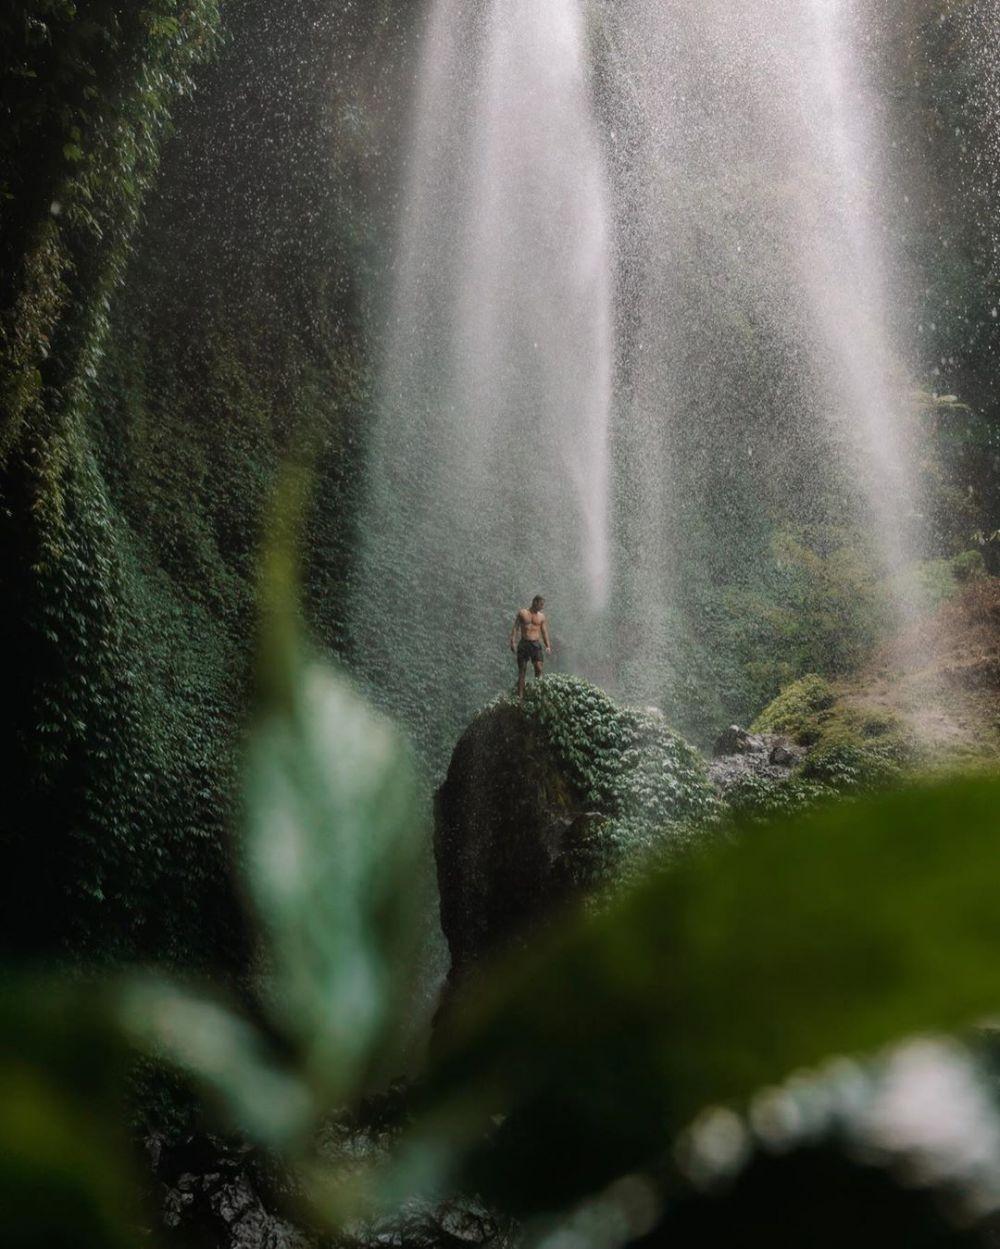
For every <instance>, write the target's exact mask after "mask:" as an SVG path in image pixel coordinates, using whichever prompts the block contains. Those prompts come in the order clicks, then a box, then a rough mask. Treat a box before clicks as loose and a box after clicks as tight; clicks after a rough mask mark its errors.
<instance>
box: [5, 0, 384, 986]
mask: <svg viewBox="0 0 1000 1249" xmlns="http://www.w3.org/2000/svg"><path fill="white" fill-rule="evenodd" d="M160 7H162V8H163V10H164V12H163V14H160V13H159V12H158V8H157V5H155V4H151V5H148V6H145V7H144V8H143V10H142V14H140V12H139V8H138V6H136V8H135V12H134V13H133V11H132V7H131V6H109V5H101V4H90V5H86V4H81V5H77V6H76V12H75V14H74V13H70V9H71V8H72V6H69V5H59V4H52V3H49V4H41V5H39V4H27V5H21V6H20V8H19V11H18V13H17V14H16V15H14V16H13V17H12V18H11V19H10V22H9V23H8V24H9V27H10V29H9V30H8V29H7V24H5V25H4V26H3V32H4V33H6V34H9V35H10V37H11V40H12V41H11V42H8V43H7V44H6V45H5V49H4V51H5V54H6V53H9V59H8V61H7V63H6V64H5V65H4V70H5V77H4V93H5V102H7V103H11V104H12V106H13V105H16V104H18V103H19V102H20V104H21V105H22V106H23V107H24V108H27V104H26V101H27V100H29V96H30V93H29V92H28V89H27V88H25V90H24V91H22V92H21V95H23V96H24V100H21V96H20V95H17V92H18V90H20V88H18V87H17V82H18V81H21V82H22V85H23V82H30V81H31V80H30V79H29V78H26V77H25V75H30V74H35V73H37V74H39V75H40V76H41V78H42V80H43V81H45V82H48V81H49V79H47V78H46V77H45V75H46V74H51V73H52V72H53V65H56V66H59V65H63V64H65V67H66V68H65V73H67V74H75V75H76V79H75V80H74V81H76V80H78V87H79V90H77V88H76V87H72V84H70V85H69V86H67V85H66V81H63V83H62V88H63V91H64V94H67V95H70V96H73V97H74V98H76V97H77V96H78V97H79V108H78V110H77V112H76V113H71V111H68V106H66V107H63V106H64V105H66V101H65V100H63V99H61V98H60V97H59V95H58V89H59V85H58V84H56V85H55V86H54V87H53V88H52V90H53V91H54V92H55V93H56V94H55V95H54V96H53V99H52V100H51V101H48V102H47V103H46V102H45V101H44V100H41V101H35V103H37V108H36V110H35V112H36V113H37V116H36V115H35V113H33V112H31V110H30V109H28V111H27V112H26V113H25V114H24V115H25V117H26V121H25V124H24V127H23V133H19V134H18V135H16V136H15V135H9V136H7V145H6V146H5V147H4V148H3V151H2V153H0V155H2V157H3V167H2V174H3V180H4V189H5V190H10V191H11V193H12V194H13V195H14V196H15V197H16V199H15V201H14V202H16V205H17V212H18V214H19V215H18V216H17V218H16V220H15V219H14V218H13V217H12V216H11V214H12V213H13V210H8V209H5V212H6V213H7V214H8V220H7V222H6V223H5V224H6V225H7V226H8V227H9V228H8V229H6V230H5V231H3V236H4V244H3V247H4V253H3V266H4V268H3V278H4V283H3V295H4V301H3V309H2V314H3V316H2V329H3V339H2V344H0V346H2V352H0V372H2V377H0V381H2V384H3V392H4V394H5V395H6V397H7V402H6V404H5V411H4V426H3V452H4V454H3V459H2V472H0V489H2V508H0V595H2V599H3V603H4V611H3V618H2V623H0V637H2V654H3V658H4V664H5V667H6V672H5V677H4V684H5V691H6V696H5V700H4V702H5V714H4V717H3V727H2V733H3V738H2V743H0V744H2V750H3V755H4V759H5V762H6V763H7V764H8V766H9V769H10V771H9V775H10V778H11V779H10V781H9V783H8V786H7V788H6V791H5V795H4V801H3V804H2V807H0V810H2V816H0V837H2V845H3V854H4V860H5V861H4V869H5V870H4V873H3V877H4V881H5V885H4V891H3V897H2V898H0V916H2V918H0V946H2V948H3V949H4V950H6V951H7V952H17V953H23V954H31V955H36V954H38V953H41V952H45V951H49V952H52V951H60V950H64V951H65V950H72V951H73V952H74V955H75V956H82V957H83V958H84V959H86V960H95V961H104V960H107V959H109V958H110V959H112V960H116V959H121V958H136V957H139V958H144V959H154V960H160V959H165V960H169V961H173V962H178V963H183V964H187V965H190V966H195V967H198V966H206V965H210V964H216V965H222V966H225V967H229V968H238V967H239V966H240V965H242V963H243V961H244V959H245V955H246V938H245V934H244V931H243V925H242V921H241V918H240V915H241V908H240V905H239V900H238V899H237V897H236V896H235V892H234V888H233V886H232V885H231V884H230V883H229V881H230V878H231V866H232V863H231V860H232V841H231V829H232V826H233V824H234V822H235V819H234V816H235V812H236V807H237V795H238V760H239V740H240V733H241V731H242V726H243V725H244V723H245V721H246V716H247V711H248V706H249V701H250V692H251V680H252V673H251V665H252V653H253V637H254V613H255V608H254V600H255V578H256V567H257V551H258V547H259V544H260V541H261V538H262V517H263V515H264V512H265V509H266V506H267V503H268V499H269V496H270V493H271V489H272V485H273V483H274V480H275V475H276V472H277V470H278V469H279V468H280V466H281V464H282V462H283V461H285V460H286V459H288V458H295V459H306V460H307V461H308V462H309V463H311V465H312V466H313V468H314V472H315V480H316V490H315V498H316V504H315V507H314V509H313V512H312V515H311V516H310V518H309V521H308V526H307V534H306V541H305V545H306V548H307V551H308V554H309V564H308V568H307V594H308V600H309V603H308V606H309V611H310V615H311V617H312V624H313V625H314V632H315V634H316V635H317V637H318V638H319V640H320V641H321V643H323V644H324V645H326V646H328V647H329V648H330V649H333V650H336V649H338V648H340V647H342V646H343V645H344V633H343V627H342V620H343V597H342V596H343V593H344V586H345V585H346V584H347V583H348V581H349V557H350V549H351V526H352V523H353V494H352V491H353V485H354V482H355V481H356V479H357V475H358V471H359V466H358V456H359V455H360V448H361V446H362V445H363V428H364V423H365V416H366V412H367V408H368V402H369V388H370V387H369V362H368V357H367V349H366V346H365V344H366V327H365V316H366V311H365V307H364V305H363V301H362V299H361V297H360V295H359V290H360V289H361V287H364V289H366V290H373V289H377V286H378V281H377V273H375V271H374V267H375V265H376V264H377V263H378V256H379V255H380V251H379V247H378V243H377V240H378V236H379V233H380V229H381V223H380V222H378V221H376V220H375V219H374V218H373V217H372V216H371V214H370V212H368V210H367V209H366V207H365V204H366V202H369V201H372V202H374V201H375V198H376V197H373V196H368V195H367V194H366V193H367V190H368V184H369V180H370V179H373V178H379V177H381V176H382V170H381V166H380V165H379V157H378V155H377V153H378V152H380V151H381V150H382V145H381V142H380V139H379V137H378V136H376V135H374V134H372V133H371V132H370V131H368V130H365V129H364V124H365V123H364V119H365V117H367V116H368V115H370V114H371V113H372V112H373V110H372V109H371V107H370V98H369V97H370V94H371V93H372V92H378V91H379V90H380V89H381V82H380V78H379V75H380V74H386V73H394V72H395V65H396V49H397V46H401V45H397V33H398V29H397V28H398V23H394V22H392V21H390V20H388V19H389V18H390V17H391V16H392V6H390V5H379V4H373V5H371V6H368V7H367V9H366V12H365V13H364V14H363V15H352V17H351V18H350V20H348V19H347V18H345V17H344V16H342V15H339V14H337V15H332V14H331V12H330V8H331V6H328V5H322V4H319V3H316V2H314V0H296V2H295V3H292V4H289V5H282V6H274V5H272V4H268V3H264V2H263V0H247V2H245V3H241V4H233V5H231V6H229V7H228V8H227V9H226V11H225V13H224V15H220V14H219V13H218V12H217V11H216V10H215V9H214V7H212V6H211V5H209V4H208V3H205V4H198V5H195V4H192V5H189V6H187V7H185V8H183V9H177V8H176V6H174V5H166V4H164V5H162V6H160ZM168 9H169V10H170V11H169V13H168V12H167V10H168ZM63 10H65V12H64V11H63ZM4 22H5V23H7V19H4ZM88 23H93V24H94V25H93V27H91V25H88ZM88 31H89V32H90V33H89V34H88V33H87V32H88ZM15 37H16V38H15ZM199 62H200V64H199ZM334 62H336V66H337V67H338V68H337V69H336V72H334V69H333V66H334ZM18 75H21V78H20V79H19V78H18ZM71 87H72V90H71ZM184 96H188V97H189V98H183V97H184ZM147 97H148V98H147ZM154 97H155V98H154ZM30 99H31V100H32V101H34V100H35V97H34V96H30ZM95 101H96V103H95ZM43 104H44V107H43ZM359 119H360V120H359ZM171 120H172V123H173V127H174V133H173V137H172V138H169V137H168V132H169V130H170V128H171ZM391 121H392V119H391V117H387V118H386V123H387V124H391ZM29 122H30V123H31V124H30V125H29ZM15 139H17V142H15ZM130 145H131V146H130ZM42 146H44V147H45V150H46V151H49V150H51V156H52V159H51V161H47V163H46V162H43V164H44V168H42V166H41V165H40V166H39V168H38V169H35V168H34V165H33V160H34V156H33V149H34V152H35V153H36V154H37V152H38V150H39V148H40V147H42ZM130 153H131V156H130V155H129V154H130ZM130 162H131V163H130ZM157 168H158V174H157ZM43 174H44V175H45V177H43ZM154 174H156V176H155V177H154ZM43 183H44V185H43ZM36 184H37V185H36ZM81 184H82V185H81ZM141 208H143V209H144V217H142V216H141V212H140V209H141ZM15 226H16V230H15V228H14V227H15ZM19 240H20V241H19Z"/></svg>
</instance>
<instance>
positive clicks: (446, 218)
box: [355, 0, 613, 754]
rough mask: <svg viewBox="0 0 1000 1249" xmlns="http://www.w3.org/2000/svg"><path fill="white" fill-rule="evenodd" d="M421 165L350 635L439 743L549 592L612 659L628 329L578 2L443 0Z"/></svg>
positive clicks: (399, 282)
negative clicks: (609, 625) (615, 373)
mask: <svg viewBox="0 0 1000 1249" xmlns="http://www.w3.org/2000/svg"><path fill="white" fill-rule="evenodd" d="M408 155H409V169H408V176H407V180H406V185H405V190H404V196H403V200H404V202H403V207H402V214H401V216H402V222H401V228H400V238H399V243H398V250H397V263H396V269H395V288H394V293H393V297H392V306H391V311H390V315H389V317H388V329H387V334H386V346H385V357H384V364H383V370H382V378H381V384H380V401H379V412H378V417H377V425H376V428H375V431H374V436H373V444H372V452H371V461H370V462H371V471H370V482H369V495H368V502H367V506H366V509H365V514H364V534H363V542H364V547H363V555H362V573H361V585H360V587H359V593H358V594H357V596H356V599H357V612H356V624H355V635H356V640H357V645H358V650H359V654H360V661H361V664H362V666H363V668H364V670H365V673H366V675H367V677H368V678H369V680H370V681H371V683H372V685H373V687H374V688H375V690H376V692H377V693H378V694H379V695H380V696H381V698H382V700H383V701H384V702H386V703H387V704H388V705H389V707H390V708H391V709H392V710H393V711H395V712H396V713H397V714H400V715H402V716H403V718H404V719H405V720H406V721H407V722H408V723H409V725H410V727H411V729H412V730H413V731H414V732H415V733H416V735H417V737H418V739H419V740H420V741H421V742H422V744H423V746H424V748H425V749H426V750H429V751H430V752H431V753H432V754H433V752H434V750H435V749H444V748H445V747H446V745H447V743H448V742H449V739H451V740H453V738H454V736H455V734H456V733H457V732H458V731H459V730H460V729H461V727H462V726H463V725H464V723H465V722H466V721H467V720H468V718H469V716H470V715H471V714H472V713H473V712H474V711H475V710H476V708H477V707H479V706H480V705H481V704H482V703H483V702H484V701H485V700H486V699H488V698H490V697H492V696H493V695H494V694H496V693H497V691H498V690H500V689H502V688H504V687H505V686H507V685H509V684H510V683H511V682H512V679H513V677H514V675H515V670H514V667H513V663H512V658H511V656H510V654H509V652H508V651H507V649H506V637H507V634H508V633H509V631H510V627H511V623H512V621H513V618H514V614H515V611H516V609H517V608H518V607H520V606H524V605H526V604H527V603H528V602H530V600H531V598H532V597H533V596H534V595H535V594H543V595H544V596H545V598H546V601H547V607H548V611H549V614H550V618H551V621H552V628H553V634H554V637H555V638H556V639H557V640H558V643H559V649H560V650H561V651H562V653H563V656H564V658H565V660H566V661H568V662H571V663H572V664H573V666H574V667H579V665H580V664H581V663H587V662H590V661H589V660H588V658H587V656H588V654H589V653H590V652H595V656H596V649H597V648H596V647H595V639H596V638H597V637H598V635H599V619H600V614H601V612H602V609H603V608H604V605H605V601H606V598H607V593H608V585H609V549H608V490H609V448H608V423H609V410H610V403H611V384H612V339H613V334H612V314H611V265H610V255H609V233H608V210H607V200H608V192H607V187H606V178H605V171H604V163H603V157H602V150H601V145H600V142H599V138H598V133H597V127H596V124H595V120H594V115H593V109H592V98H591V86H590V76H589V60H588V53H587V46H586V30H585V23H584V17H583V13H582V11H581V5H580V3H579V0H545V3H539V2H538V0H493V2H492V3H487V4H482V5H479V4H477V5H474V6H473V5H467V4H464V3H463V2H462V0H436V3H435V4H434V5H433V6H432V7H431V10H430V13H429V16H428V21H427V27H426V30H425V32H424V48H423V64H422V69H421V73H420V84H419V93H418V99H417V101H416V107H415V121H414V132H413V135H412V138H411V141H410V145H409V152H408ZM570 657H571V658H570ZM597 658H599V657H595V659H594V662H596V661H597Z"/></svg>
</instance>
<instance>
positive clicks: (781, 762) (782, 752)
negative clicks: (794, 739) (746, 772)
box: [768, 742, 799, 768]
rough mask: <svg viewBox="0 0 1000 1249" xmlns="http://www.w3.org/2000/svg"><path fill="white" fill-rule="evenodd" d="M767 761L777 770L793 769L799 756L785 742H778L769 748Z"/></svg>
mask: <svg viewBox="0 0 1000 1249" xmlns="http://www.w3.org/2000/svg"><path fill="white" fill-rule="evenodd" d="M768 761H769V762H770V763H773V764H774V765H775V766H776V767H779V768H794V767H795V765H796V764H797V763H798V761H799V756H798V754H796V752H795V751H794V750H792V749H791V748H790V747H789V746H788V744H787V743H786V742H778V743H776V744H775V745H774V746H772V747H771V753H770V755H768Z"/></svg>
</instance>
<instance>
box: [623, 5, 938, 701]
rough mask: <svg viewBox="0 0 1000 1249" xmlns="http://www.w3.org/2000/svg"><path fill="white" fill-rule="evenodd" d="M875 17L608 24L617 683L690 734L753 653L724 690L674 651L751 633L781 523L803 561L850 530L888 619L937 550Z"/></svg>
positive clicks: (801, 12) (777, 568) (627, 17)
mask: <svg viewBox="0 0 1000 1249" xmlns="http://www.w3.org/2000/svg"><path fill="white" fill-rule="evenodd" d="M872 10H873V6H872V5H869V4H867V3H866V2H865V0H805V2H804V3H803V2H801V0H753V2H752V3H751V0H741V2H740V3H732V2H731V0H620V2H619V3H617V4H615V5H614V6H604V12H605V14H606V16H605V19H604V22H603V31H602V37H603V40H604V44H605V57H606V60H607V61H608V64H609V70H608V72H607V73H606V78H607V80H609V81H610V82H611V84H612V87H611V98H610V100H609V102H608V112H609V114H610V117H611V124H610V127H609V140H610V144H611V159H610V169H611V184H612V188H613V201H612V202H613V219H614V223H615V224H614V229H615V239H616V254H617V257H618V263H619V270H620V274H621V277H620V282H619V289H620V291H621V292H622V302H621V306H620V307H619V309H618V310H617V323H618V325H619V327H620V332H621V334H622V342H621V346H620V350H619V361H620V370H619V374H618V377H617V382H616V405H615V411H616V421H615V428H614V432H613V445H614V449H615V450H614V462H615V468H616V485H615V497H614V504H613V515H614V524H613V532H614V535H615V543H614V547H613V555H612V568H613V570H614V576H613V585H614V590H613V593H614V596H615V601H616V603H618V604H619V605H620V611H619V612H618V613H617V614H619V615H621V616H622V617H623V618H626V619H628V620H630V621H632V622H634V625H635V627H634V628H633V629H632V631H631V639H632V641H631V644H630V645H629V646H628V647H627V648H626V647H624V646H621V647H618V648H617V651H616V654H617V657H618V669H617V676H618V679H619V684H620V686H621V688H622V689H623V691H624V692H625V693H626V694H627V695H630V696H631V697H633V698H637V699H643V700H653V701H656V702H658V703H660V705H663V706H665V707H666V708H667V709H668V710H669V711H670V712H671V714H672V715H673V716H674V718H675V722H676V719H677V712H676V711H675V710H674V709H675V708H679V711H680V713H681V714H683V712H684V711H685V710H686V706H687V705H688V704H689V703H690V701H691V700H692V699H696V698H697V696H698V692H697V691H698V688H699V687H700V688H705V687H707V686H708V684H709V682H710V680H713V681H715V682H716V684H717V686H721V687H723V688H724V687H725V684H726V682H727V680H728V679H729V677H728V676H727V671H731V672H733V673H735V672H736V670H737V669H738V667H739V666H740V665H741V664H743V665H745V663H746V660H745V658H744V655H745V654H746V652H747V650H752V648H753V646H754V645H755V644H756V643H755V641H754V639H752V638H751V639H748V640H747V641H745V642H744V644H743V645H744V651H743V653H740V652H739V651H738V650H737V649H736V647H737V646H738V645H739V644H740V639H739V637H738V628H737V627H734V628H733V629H732V630H731V635H732V636H733V637H734V646H733V650H732V651H731V652H726V653H724V652H720V651H718V650H717V651H716V652H715V653H714V654H710V655H707V656H705V657H704V663H705V665H706V668H707V669H708V670H709V671H708V673H707V675H706V674H703V673H695V674H691V673H690V671H689V669H690V659H689V656H690V655H691V653H692V650H693V648H692V647H691V645H690V644H689V642H683V641H680V639H685V638H686V639H690V638H692V637H694V638H697V636H698V634H699V633H700V632H704V615H705V613H707V612H711V611H716V612H722V611H724V612H726V613H728V614H729V615H730V616H732V617H733V618H734V619H735V618H737V617H738V611H739V607H738V604H739V603H740V602H741V601H749V600H752V599H753V598H754V595H755V591H756V586H757V583H758V582H759V581H761V580H766V579H768V578H772V579H775V580H776V579H778V578H780V576H781V575H782V571H783V570H782V563H781V558H782V557H781V555H780V552H779V553H775V552H773V551H772V550H770V549H769V544H770V543H771V542H772V541H773V536H774V533H775V530H776V528H777V527H782V528H784V530H785V531H786V532H788V533H793V534H794V540H795V541H796V542H799V543H800V544H808V543H809V542H810V541H811V540H813V535H817V534H819V535H821V536H820V539H819V541H821V542H823V541H825V542H826V543H827V545H829V543H830V542H831V541H835V540H836V533H837V530H838V529H839V530H841V531H842V532H843V533H851V534H852V535H855V536H853V537H852V539H851V541H852V543H853V544H854V546H855V548H856V549H862V548H867V551H868V553H869V556H870V560H871V567H872V569H873V576H874V575H876V574H877V575H878V576H879V577H880V578H881V580H882V582H883V583H884V586H885V590H884V598H885V603H884V615H885V618H886V619H889V618H897V617H899V616H900V615H901V614H902V612H903V609H904V606H905V605H906V604H905V592H904V591H902V590H901V588H900V586H899V581H900V579H899V577H898V576H897V574H898V572H899V570H900V569H901V568H903V567H905V565H906V564H907V563H908V562H909V561H912V560H913V558H914V557H915V552H916V551H917V550H918V547H919V540H920V534H919V516H918V513H919V503H918V497H917V491H916V488H915V484H914V483H915V477H916V474H915V471H914V468H913V465H912V462H911V460H912V456H911V452H910V448H909V446H908V421H909V413H908V411H907V409H906V404H907V396H908V392H909V390H910V389H911V386H910V383H909V382H908V379H907V377H906V372H905V361H906V347H907V344H906V343H905V342H904V343H902V344H900V343H897V342H896V341H895V337H894V332H893V326H892V316H891V311H892V303H893V298H894V297H895V296H898V295H899V294H900V293H901V292H900V291H899V290H898V287H894V285H893V284H894V283H895V282H898V265H897V263H896V257H895V255H894V251H893V249H894V247H895V246H896V241H897V238H898V237H899V236H901V235H903V234H904V233H905V225H904V223H903V220H902V213H901V208H902V205H901V203H900V199H899V197H897V196H896V195H895V193H894V188H893V186H892V184H891V178H890V173H889V162H888V138H887V136H886V135H885V134H884V133H883V132H882V131H881V129H880V108H879V100H878V97H877V92H876V91H875V89H874V87H873V85H872V83H873V77H874V74H873V64H872V63H873V61H874V60H875V52H876V49H874V48H873V46H872V43H871V41H872V39H873V37H874V36H873V31H874V29H875V23H874V20H873V11H872ZM894 214H895V219H894ZM775 518H780V520H779V521H777V522H776V520H775ZM859 534H860V535H861V536H860V537H858V536H856V535H859ZM800 549H805V548H804V546H800ZM706 586H707V587H708V590H709V591H711V590H712V588H713V587H722V588H723V589H722V591H720V593H719V594H716V596H715V597H714V598H713V597H712V595H711V593H709V592H707V591H706V589H705V587H706ZM692 587H694V590H695V592H694V593H693V592H692ZM723 593H725V594H728V595H729V599H728V600H727V602H726V604H725V605H724V606H720V599H721V597H722V594H723ZM698 595H701V597H700V598H699V597H698ZM773 595H774V596H778V595H780V590H775V591H773ZM773 601H778V602H779V604H780V599H777V598H774V599H773ZM733 604H736V606H734V605H733ZM756 653H757V655H758V656H759V650H758V651H757V652H756ZM727 664H728V665H729V669H728V670H727V668H726V665H727ZM733 679H734V680H735V679H736V678H735V677H734V678H733ZM710 714H713V713H712V709H711V708H708V709H707V711H706V712H705V714H704V715H703V716H702V719H705V718H707V716H708V715H710ZM715 714H719V713H715Z"/></svg>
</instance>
